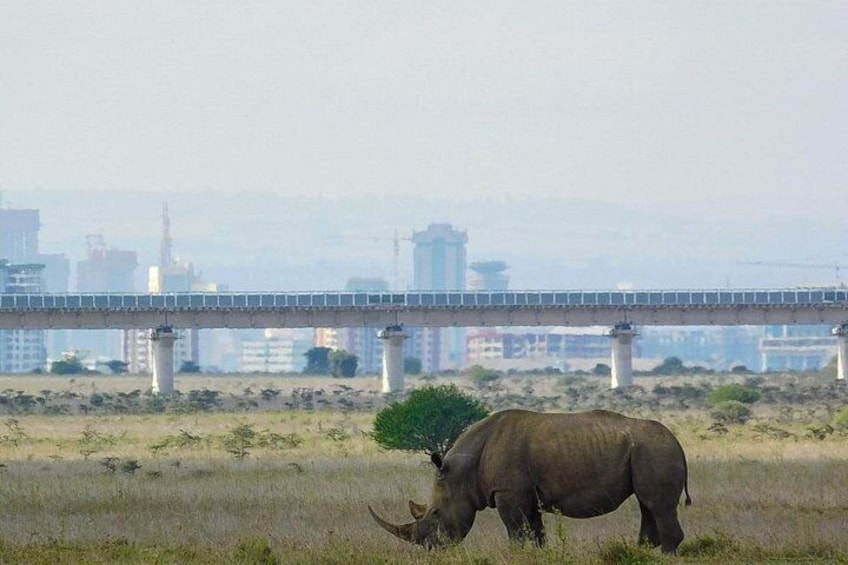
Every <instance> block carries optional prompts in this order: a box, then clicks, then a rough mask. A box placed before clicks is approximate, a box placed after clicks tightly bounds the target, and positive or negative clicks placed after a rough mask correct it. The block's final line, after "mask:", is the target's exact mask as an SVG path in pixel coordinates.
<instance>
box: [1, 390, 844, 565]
mask: <svg viewBox="0 0 848 565" xmlns="http://www.w3.org/2000/svg"><path fill="white" fill-rule="evenodd" d="M260 379H261V378H260ZM22 380H26V379H22ZM39 380H40V379H39ZM101 380H102V381H111V379H98V380H97V382H96V383H95V384H96V386H98V387H100V386H104V387H105V386H106V385H105V384H103V383H101ZM114 381H120V382H127V381H125V380H124V378H120V379H114ZM233 381H234V382H233V383H232V384H227V385H226V386H231V387H234V388H233V389H231V390H239V388H238V387H241V388H242V390H243V388H244V386H243V385H244V384H245V382H244V380H243V379H240V378H237V379H234V380H233ZM296 381H299V379H296ZM63 382H64V384H66V385H68V384H72V385H81V386H84V387H85V386H88V387H90V386H92V385H91V384H89V383H80V382H79V381H77V382H76V383H68V382H67V380H64V379H63ZM215 382H218V383H219V384H221V383H224V382H225V381H223V380H221V381H218V380H216V381H215ZM227 382H229V380H227ZM337 382H338V381H334V382H327V381H324V382H316V383H313V384H312V386H313V387H315V388H319V387H327V388H328V389H329V387H331V386H332V385H333V384H336V383H337ZM5 384H8V383H0V390H2V389H8V388H12V389H13V390H32V389H22V388H15V387H6V386H4V385H5ZM23 384H27V383H23ZM29 384H30V385H33V384H34V383H29ZM109 384H110V385H112V384H113V383H112V382H109ZM248 384H251V383H248ZM301 384H302V382H295V383H294V384H291V383H290V384H289V385H284V384H283V383H282V382H281V381H280V380H274V381H269V382H268V383H261V386H274V387H276V388H281V387H282V386H291V387H297V386H298V385H301ZM518 384H521V383H518ZM49 385H50V383H44V382H39V383H38V384H36V385H35V386H37V387H39V388H38V389H37V390H35V391H34V392H37V391H38V390H50V386H49ZM20 386H23V385H20ZM548 386H550V390H551V391H555V389H556V387H555V385H553V384H550V383H545V384H544V387H543V386H541V385H539V384H537V390H539V389H545V387H548ZM52 390H60V388H59V387H55V388H53V389H52ZM101 390H102V389H101ZM124 390H126V389H124ZM653 416H655V417H658V418H659V419H661V420H662V421H664V422H666V423H667V424H669V426H670V427H672V429H674V430H675V432H676V433H677V434H678V436H679V437H680V439H681V442H682V443H683V445H684V448H685V449H686V452H687V454H688V458H689V462H690V473H691V476H690V491H691V493H692V497H693V499H694V504H693V506H691V507H688V508H683V507H682V506H681V510H680V514H681V522H682V524H683V527H684V530H685V531H686V533H687V541H686V542H684V545H683V546H682V547H681V552H680V556H678V557H677V558H675V559H671V558H663V557H662V556H660V555H659V553H657V552H656V551H653V550H651V551H647V552H646V551H645V550H643V549H642V548H638V547H636V546H635V545H634V544H633V541H634V540H635V538H636V533H637V531H638V522H639V513H638V509H637V508H636V506H635V504H634V503H633V501H632V500H631V501H628V503H626V504H625V505H624V506H623V507H622V508H620V509H619V510H618V511H616V512H614V513H612V514H610V515H607V516H603V517H600V518H595V519H591V520H569V519H564V518H561V517H557V516H551V515H549V516H547V517H546V522H547V525H548V532H549V537H550V539H551V543H550V544H549V547H547V548H545V549H544V550H538V549H536V548H532V547H515V546H513V545H511V544H509V543H508V542H507V540H506V536H505V534H504V531H503V526H502V525H501V523H500V521H499V519H498V517H497V514H496V512H495V511H494V510H487V511H484V512H482V513H480V515H479V516H478V519H477V523H476V524H475V526H474V528H473V530H472V532H471V534H470V535H469V537H468V539H467V540H466V541H465V542H464V543H463V544H462V545H461V546H458V547H455V548H450V549H447V550H445V551H439V552H431V553H428V552H425V551H423V550H421V549H419V548H416V547H412V546H408V545H405V544H402V543H401V542H399V541H397V540H395V539H394V538H392V537H391V536H389V535H388V534H387V533H385V532H384V531H383V530H381V529H379V528H378V527H377V526H376V524H374V523H373V522H372V521H371V519H370V517H369V516H368V512H367V509H366V505H367V504H372V505H373V506H374V508H375V509H376V510H377V511H378V512H380V513H382V514H383V515H384V516H385V517H386V518H388V519H390V520H394V521H398V522H400V521H405V520H407V519H408V511H407V510H405V509H406V500H407V499H408V498H414V499H416V500H418V501H426V499H427V498H428V495H429V491H430V483H431V480H432V474H431V471H430V469H429V467H428V465H427V464H426V462H425V459H426V458H425V457H424V456H422V455H415V454H404V453H395V452H385V451H382V450H380V449H378V447H377V446H376V445H375V444H374V443H373V442H372V441H371V440H370V439H369V438H368V437H367V435H366V433H367V432H368V431H369V430H370V426H371V422H372V421H373V413H372V412H359V411H354V412H346V413H342V412H336V411H332V410H320V411H291V410H289V411H263V412H248V413H221V412H219V413H195V414H154V415H108V416H92V415H89V416H83V415H77V416H45V415H21V416H16V417H15V420H16V422H17V423H16V426H19V430H20V431H21V432H22V434H18V435H17V436H15V438H13V437H12V435H13V434H12V433H11V430H10V428H9V427H8V426H0V463H2V464H3V467H0V508H2V512H0V563H82V562H84V563H148V562H150V563H153V562H156V563H233V562H242V563H261V562H273V561H274V558H276V559H277V560H278V562H282V563H493V564H494V563H562V562H574V563H584V562H630V563H636V562H669V563H671V562H679V561H684V562H699V563H700V562H710V563H727V562H749V563H751V562H762V561H767V560H771V561H788V560H797V559H801V558H804V559H805V561H809V562H821V563H831V562H839V561H841V562H848V535H846V529H845V524H846V522H848V437H846V436H845V435H840V434H838V433H834V434H832V435H830V436H828V437H827V438H825V439H824V440H817V439H813V438H811V437H808V436H807V435H806V433H805V432H806V423H803V422H795V423H793V422H789V423H779V422H777V421H775V420H770V419H769V417H768V416H766V415H764V416H762V417H761V418H760V419H759V420H757V421H755V422H752V423H749V424H747V425H744V426H738V427H730V429H729V431H728V433H726V434H723V435H722V434H716V433H714V432H713V431H710V429H709V427H710V424H711V421H710V419H709V417H708V415H707V414H706V413H704V412H702V411H694V410H682V411H665V412H661V413H655V414H653ZM6 422H7V423H8V422H9V420H8V419H7V420H6ZM764 422H770V425H771V426H772V428H764V427H762V424H763V423H764ZM245 425H246V426H250V427H251V428H252V429H254V430H257V431H261V430H268V431H270V432H274V433H277V434H283V435H285V434H295V435H297V436H298V437H300V438H302V439H303V443H302V444H300V445H298V446H296V447H293V448H290V449H271V448H250V449H249V451H250V455H249V456H248V457H246V458H244V459H243V460H236V459H234V457H233V455H232V454H231V453H228V452H227V450H226V449H225V447H224V446H223V443H222V441H223V439H224V438H225V437H227V435H228V434H231V433H232V432H233V430H234V429H236V428H238V427H239V426H245ZM758 425H760V427H757V426H758ZM774 429H778V430H780V431H782V432H785V434H781V433H772V432H773V430H774ZM769 430H772V432H770V431H769ZM182 432H188V433H190V434H191V435H192V436H195V437H198V438H201V439H200V441H199V442H197V444H196V445H193V446H184V447H176V446H171V447H168V448H166V449H161V450H159V451H158V452H157V453H156V454H155V455H154V451H152V450H151V449H150V448H151V445H154V444H157V443H161V442H162V441H163V440H164V439H166V438H169V437H174V436H178V435H179V434H180V433H182ZM786 434H788V435H786ZM87 436H88V437H99V438H101V439H104V438H105V441H104V442H103V443H102V444H100V445H99V446H98V450H97V451H95V452H94V453H91V454H89V455H88V458H87V459H86V458H85V456H84V454H83V453H82V451H84V450H83V449H82V445H83V444H84V443H85V442H84V441H83V439H84V438H85V437H87ZM4 438H5V439H4ZM106 457H117V458H118V461H117V465H118V468H117V469H116V470H115V471H114V472H112V471H110V470H109V469H108V468H107V467H106V466H105V465H104V464H103V460H104V458H106ZM130 460H133V461H137V462H138V464H140V465H141V468H139V469H138V470H136V471H135V472H134V473H128V472H122V471H121V469H120V464H121V463H122V462H127V461H130Z"/></svg>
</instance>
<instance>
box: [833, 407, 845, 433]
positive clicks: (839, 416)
mask: <svg viewBox="0 0 848 565" xmlns="http://www.w3.org/2000/svg"><path fill="white" fill-rule="evenodd" d="M833 425H834V427H837V428H842V429H844V430H848V408H843V409H842V410H840V411H839V412H837V413H836V416H834V417H833Z"/></svg>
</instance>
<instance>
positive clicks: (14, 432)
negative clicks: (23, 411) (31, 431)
mask: <svg viewBox="0 0 848 565" xmlns="http://www.w3.org/2000/svg"><path fill="white" fill-rule="evenodd" d="M3 425H4V426H6V433H4V434H3V435H0V445H3V444H5V445H11V446H14V447H16V446H18V445H20V443H21V442H22V441H23V440H25V439H26V437H27V434H26V432H25V431H24V429H23V428H22V427H21V423H20V422H19V421H18V420H15V419H14V418H9V419H8V420H6V421H5V422H3Z"/></svg>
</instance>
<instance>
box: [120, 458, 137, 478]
mask: <svg viewBox="0 0 848 565" xmlns="http://www.w3.org/2000/svg"><path fill="white" fill-rule="evenodd" d="M139 469H141V465H140V464H139V462H138V460H137V459H127V460H126V461H124V462H123V463H121V472H122V473H126V474H127V475H133V474H135V472H136V471H138V470H139Z"/></svg>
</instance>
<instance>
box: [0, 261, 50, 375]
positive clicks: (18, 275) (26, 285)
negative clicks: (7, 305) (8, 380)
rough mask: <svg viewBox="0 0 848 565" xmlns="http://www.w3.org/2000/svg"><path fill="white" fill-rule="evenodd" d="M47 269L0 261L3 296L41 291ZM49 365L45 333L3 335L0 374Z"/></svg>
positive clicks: (39, 368) (1, 332) (0, 333)
mask: <svg viewBox="0 0 848 565" xmlns="http://www.w3.org/2000/svg"><path fill="white" fill-rule="evenodd" d="M43 270H44V265H41V264H35V263H21V264H13V263H9V262H8V261H6V260H0V292H2V293H9V294H18V293H21V294H30V293H39V292H41V291H42V279H41V275H42V272H43ZM46 365H47V349H46V346H45V334H44V331H43V330H2V331H0V373H31V372H33V371H41V370H44V369H45V368H46Z"/></svg>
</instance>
